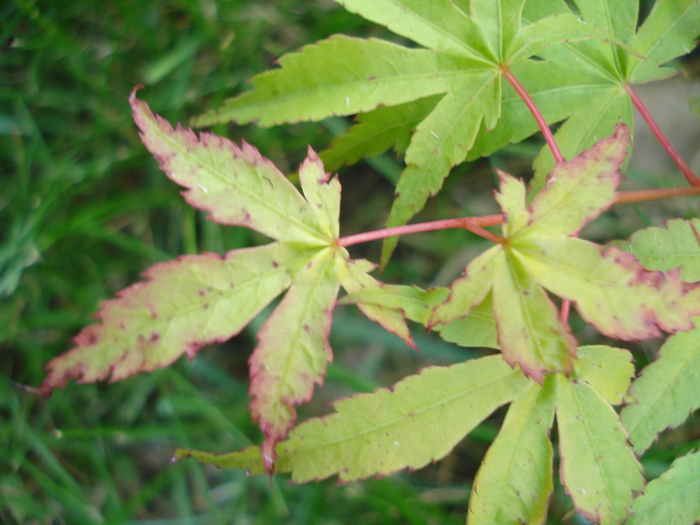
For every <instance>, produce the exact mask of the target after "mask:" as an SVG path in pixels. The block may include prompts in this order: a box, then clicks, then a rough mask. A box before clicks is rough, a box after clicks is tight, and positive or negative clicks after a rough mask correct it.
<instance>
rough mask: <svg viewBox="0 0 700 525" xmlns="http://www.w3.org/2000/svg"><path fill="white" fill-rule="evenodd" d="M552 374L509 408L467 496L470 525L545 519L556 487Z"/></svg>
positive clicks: (532, 521) (530, 521) (541, 521)
mask: <svg viewBox="0 0 700 525" xmlns="http://www.w3.org/2000/svg"><path fill="white" fill-rule="evenodd" d="M552 379H554V377H553V376H550V377H549V378H548V379H547V380H546V381H545V383H544V386H543V387H540V386H539V385H538V384H536V383H531V384H530V385H529V386H528V388H527V389H526V390H525V391H524V392H523V393H522V395H521V396H520V397H519V398H518V399H516V400H515V401H514V402H513V403H512V404H511V406H510V408H509V409H508V414H507V415H506V419H505V421H504V422H503V426H502V427H501V430H500V432H499V433H498V437H497V438H496V440H495V441H494V442H493V444H492V445H491V446H490V447H489V450H488V452H487V453H486V457H485V458H484V461H483V462H482V464H481V467H480V468H479V472H478V473H477V475H476V479H475V481H474V490H473V491H472V495H471V497H470V499H469V514H468V518H467V523H469V525H481V524H483V525H493V524H495V523H503V524H506V523H533V524H534V523H544V520H545V518H546V516H547V501H548V499H549V495H550V494H551V493H552V489H553V487H554V483H553V481H552V457H553V451H552V443H551V442H550V440H549V430H550V428H551V427H552V422H553V420H554V403H555V395H554V394H555V391H554V382H553V381H552Z"/></svg>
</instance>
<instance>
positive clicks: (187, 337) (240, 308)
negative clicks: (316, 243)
mask: <svg viewBox="0 0 700 525" xmlns="http://www.w3.org/2000/svg"><path fill="white" fill-rule="evenodd" d="M292 255H293V254H292V253H290V252H289V250H288V249H287V248H285V247H283V246H280V245H279V244H277V243H273V244H269V245H267V246H263V247H260V248H249V249H244V250H234V251H232V252H229V253H228V254H226V257H225V258H224V257H220V256H218V255H214V254H205V255H188V256H184V257H180V258H179V259H178V260H177V261H172V262H167V263H161V264H157V265H155V266H153V267H151V268H150V269H149V270H147V271H146V272H145V273H144V276H145V277H146V278H148V279H149V280H148V281H147V282H141V283H136V284H134V285H132V286H131V287H129V288H127V289H125V290H123V291H122V292H121V293H120V294H118V296H117V298H116V299H112V300H110V301H106V302H105V303H103V305H102V308H101V309H100V311H99V312H98V314H97V316H96V317H97V318H98V319H100V321H101V322H100V323H98V324H94V325H90V326H88V327H87V328H85V329H83V331H82V332H81V333H80V334H79V335H78V336H77V337H76V338H75V343H76V345H77V346H76V347H75V348H74V349H73V350H71V351H69V352H67V353H65V354H63V355H61V356H59V357H57V358H55V359H53V360H52V361H51V362H50V363H49V364H48V365H47V369H48V371H49V373H48V376H47V377H46V379H45V380H44V383H43V385H42V391H43V392H44V393H50V392H51V391H52V390H53V389H55V388H59V387H63V386H64V385H65V383H66V380H67V379H71V378H80V379H81V382H92V381H99V380H102V379H106V378H107V377H108V376H110V375H111V381H117V380H119V379H123V378H125V377H128V376H130V375H132V374H134V373H136V372H138V371H141V370H143V371H151V370H154V369H156V368H159V367H162V366H167V365H169V364H171V363H172V362H173V361H175V360H176V359H177V358H178V357H180V356H181V355H182V354H183V353H187V355H188V356H189V357H190V358H192V357H194V355H195V354H196V352H197V351H198V350H199V348H201V347H202V346H204V345H206V344H210V343H213V342H222V341H225V340H227V339H229V338H230V337H232V336H234V335H235V334H237V333H238V332H239V331H240V330H242V329H243V328H244V327H245V325H246V324H248V322H249V321H250V320H251V319H252V318H253V317H254V316H255V315H256V314H257V313H258V312H259V311H260V310H262V309H263V308H264V307H265V306H266V305H267V304H268V303H269V302H270V301H272V300H273V299H274V298H275V297H276V296H277V295H279V294H280V293H282V292H283V291H284V290H285V289H286V288H287V287H288V286H289V285H290V284H291V275H290V272H289V269H288V268H287V267H286V266H285V265H284V264H281V262H282V261H284V260H285V259H290V258H291V257H292ZM163 297H167V298H168V299H167V301H165V300H164V299H163Z"/></svg>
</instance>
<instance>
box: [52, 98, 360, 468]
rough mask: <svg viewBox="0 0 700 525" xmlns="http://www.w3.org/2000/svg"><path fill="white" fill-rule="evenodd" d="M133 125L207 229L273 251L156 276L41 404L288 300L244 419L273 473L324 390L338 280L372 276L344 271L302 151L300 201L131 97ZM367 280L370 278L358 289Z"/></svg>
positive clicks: (333, 221) (326, 202)
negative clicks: (301, 414) (245, 231)
mask: <svg viewBox="0 0 700 525" xmlns="http://www.w3.org/2000/svg"><path fill="white" fill-rule="evenodd" d="M130 103H131V106H132V108H133V112H134V120H135V121H136V123H137V125H138V127H139V128H140V130H141V138H142V140H143V142H144V144H145V145H146V147H147V148H148V149H149V150H150V151H151V152H152V153H153V154H154V156H155V157H156V158H157V159H158V161H159V163H160V166H161V168H162V169H163V171H164V172H165V173H166V175H167V176H168V177H169V178H171V179H172V180H174V181H175V182H177V183H178V184H180V185H181V186H184V187H185V188H186V190H185V191H184V192H183V195H184V197H185V199H186V200H187V202H188V203H190V204H191V205H192V206H194V207H195V208H198V209H201V210H204V211H206V212H208V213H209V219H211V220H213V221H215V222H218V223H221V224H229V225H240V226H246V227H249V228H251V229H254V230H257V231H259V232H260V233H262V234H264V235H266V236H268V237H271V238H272V239H274V242H272V243H270V244H268V245H265V246H261V247H257V248H246V249H241V250H233V251H230V252H228V253H227V254H226V255H225V256H223V257H222V256H219V255H215V254H203V255H195V256H185V257H180V258H179V259H178V260H177V261H172V262H168V263H162V264H158V265H156V266H154V267H152V268H151V269H150V270H148V271H146V272H145V273H144V277H146V279H147V281H146V282H141V283H136V284H134V285H132V286H131V287H130V288H127V289H126V290H124V291H122V292H120V293H119V294H118V296H117V298H116V299H113V300H110V301H107V302H105V303H104V304H103V306H102V308H101V309H100V311H99V312H98V313H97V315H96V317H97V318H98V319H99V320H100V322H99V323H97V324H93V325H91V326H88V327H87V328H85V329H84V330H83V331H82V332H81V333H80V334H79V335H78V336H77V337H76V338H75V340H74V342H75V344H76V347H75V348H74V349H72V350H70V351H69V352H67V353H66V354H64V355H62V356H59V357H57V358H55V359H53V360H52V361H51V362H50V363H49V364H48V366H47V368H48V370H49V374H48V376H47V378H46V380H45V381H44V383H43V385H42V391H43V392H44V393H45V394H46V395H48V394H50V393H51V391H52V390H53V389H55V388H58V387H63V386H64V385H65V383H66V381H67V380H68V379H71V378H75V379H79V380H80V381H82V382H89V381H98V380H102V379H106V378H108V377H110V379H111V380H112V381H116V380H118V379H123V378H125V377H127V376H130V375H132V374H135V373H137V372H140V371H152V370H154V369H156V368H159V367H163V366H167V365H169V364H171V363H172V362H174V361H175V360H176V359H177V358H178V357H180V356H181V355H182V354H183V353H186V354H187V355H188V357H189V358H190V359H191V358H193V357H194V356H195V354H196V353H197V351H198V350H199V349H200V348H201V347H202V346H204V345H207V344H211V343H214V342H222V341H225V340H227V339H229V338H231V337H232V336H234V335H236V334H237V333H239V332H240V331H241V330H242V329H243V328H244V327H245V326H246V325H247V324H248V322H249V321H250V320H251V319H252V318H253V317H255V316H256V315H257V314H258V313H259V312H260V311H261V310H262V309H263V308H264V307H265V306H267V305H268V304H269V303H270V302H272V301H273V300H274V299H275V298H276V297H277V296H278V295H280V294H282V293H283V292H285V290H287V293H286V295H285V296H284V298H283V300H282V301H281V303H280V304H279V305H278V306H277V308H276V309H275V310H274V312H273V313H272V315H271V316H270V318H269V319H268V320H267V322H266V323H265V325H264V326H263V328H262V329H261V331H260V333H259V334H258V340H259V342H258V345H257V347H256V349H255V351H254V352H253V355H252V356H251V359H250V365H251V388H250V394H251V396H252V398H253V399H252V401H251V412H252V414H253V417H254V418H255V419H256V420H257V421H258V422H259V424H260V427H261V428H262V430H263V433H264V434H265V441H264V443H263V447H262V450H263V460H264V464H265V467H266V469H267V470H268V471H269V472H272V470H273V468H274V448H275V444H276V443H277V442H278V441H279V440H281V439H283V438H284V437H285V436H286V435H287V432H288V430H289V428H291V427H292V426H293V425H294V422H295V421H296V412H295V409H294V406H296V405H298V404H300V403H302V402H304V401H307V400H308V399H309V398H310V397H311V394H312V391H313V387H314V384H321V383H322V382H323V377H324V375H325V370H326V367H327V365H328V363H329V362H330V361H331V360H332V352H331V348H330V344H329V342H328V336H329V331H330V322H331V312H332V309H333V306H334V305H335V301H336V296H337V293H338V289H339V288H340V283H341V280H343V279H344V278H346V276H347V275H348V273H349V272H351V271H352V272H354V274H355V275H356V276H357V278H360V279H362V278H363V271H370V270H371V269H373V267H374V266H373V265H371V264H370V263H368V262H366V261H351V260H350V259H349V256H348V253H347V251H346V250H345V249H343V248H340V247H339V246H338V245H337V239H338V216H339V213H340V183H339V182H338V180H337V178H332V179H331V178H330V175H329V174H328V173H326V172H325V170H324V167H323V164H322V163H321V161H320V159H319V158H318V156H317V155H316V154H315V153H314V152H313V150H311V149H309V154H308V157H307V159H306V160H305V161H304V162H303V163H302V165H301V167H300V169H299V178H300V182H301V186H302V189H303V191H304V195H303V196H302V194H301V193H299V192H298V191H297V189H296V188H295V187H294V185H292V184H291V183H290V182H289V181H288V180H287V179H286V178H285V177H284V175H282V174H281V173H280V172H279V171H278V170H277V169H276V168H275V167H274V165H273V164H272V163H271V162H270V161H269V160H267V159H265V158H263V157H262V156H261V155H260V154H259V153H258V151H257V150H256V149H255V148H253V147H252V146H249V145H248V144H245V143H244V144H243V146H242V147H241V148H239V147H238V146H236V145H235V144H233V143H232V142H230V141H228V140H227V139H224V138H221V137H218V136H216V135H213V134H210V133H202V134H201V135H200V136H199V137H197V136H196V135H195V134H194V133H193V132H192V131H190V130H187V129H183V128H181V127H180V126H178V127H177V128H175V129H173V128H172V127H171V126H170V124H168V123H167V122H166V121H165V120H163V119H162V118H160V117H158V116H155V115H153V113H151V111H150V109H149V108H148V106H147V105H146V104H145V103H144V102H141V101H139V100H137V99H136V97H135V91H134V93H132V95H131V98H130ZM364 278H365V279H367V278H369V276H366V277H364Z"/></svg>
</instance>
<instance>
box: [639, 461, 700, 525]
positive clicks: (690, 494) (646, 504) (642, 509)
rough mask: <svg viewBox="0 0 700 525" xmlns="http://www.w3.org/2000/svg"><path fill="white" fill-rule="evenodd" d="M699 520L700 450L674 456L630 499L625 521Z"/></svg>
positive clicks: (651, 524)
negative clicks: (671, 460) (641, 491)
mask: <svg viewBox="0 0 700 525" xmlns="http://www.w3.org/2000/svg"><path fill="white" fill-rule="evenodd" d="M697 522H700V452H693V453H690V454H687V455H686V456H683V457H680V458H678V459H676V460H675V461H674V462H673V464H672V465H671V468H670V469H669V470H668V471H667V472H665V473H664V474H663V475H662V476H661V477H660V478H657V479H655V480H654V481H651V482H650V483H649V484H648V485H647V486H646V488H645V490H644V494H642V495H640V496H639V497H637V499H635V500H634V505H633V506H632V512H631V514H630V517H629V519H628V520H627V521H626V522H625V523H626V524H627V525H658V524H659V523H669V524H672V525H692V524H693V523H697Z"/></svg>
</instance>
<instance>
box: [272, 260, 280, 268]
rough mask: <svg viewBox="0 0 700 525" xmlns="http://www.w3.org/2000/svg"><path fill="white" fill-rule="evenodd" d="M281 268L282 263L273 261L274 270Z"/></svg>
mask: <svg viewBox="0 0 700 525" xmlns="http://www.w3.org/2000/svg"><path fill="white" fill-rule="evenodd" d="M279 266H280V263H278V262H277V261H272V267H273V268H279Z"/></svg>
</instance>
